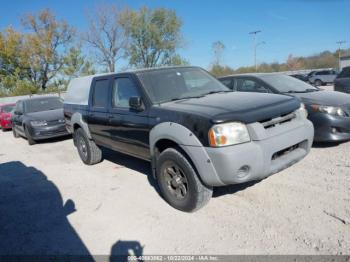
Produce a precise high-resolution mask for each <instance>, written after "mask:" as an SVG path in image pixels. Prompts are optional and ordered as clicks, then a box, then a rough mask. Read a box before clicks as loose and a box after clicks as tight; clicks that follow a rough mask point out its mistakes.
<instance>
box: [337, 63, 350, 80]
mask: <svg viewBox="0 0 350 262" xmlns="http://www.w3.org/2000/svg"><path fill="white" fill-rule="evenodd" d="M345 77H347V78H348V77H349V78H350V66H349V67H345V68H343V70H342V71H341V73H340V74H339V78H345Z"/></svg>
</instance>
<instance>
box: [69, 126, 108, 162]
mask: <svg viewBox="0 0 350 262" xmlns="http://www.w3.org/2000/svg"><path fill="white" fill-rule="evenodd" d="M74 140H75V143H76V147H77V149H78V153H79V156H80V158H81V160H82V161H83V162H84V163H85V164H86V165H94V164H97V163H99V162H101V161H102V150H101V149H100V148H99V147H98V146H97V145H96V144H95V142H94V141H92V140H90V139H89V138H88V137H87V135H86V134H85V132H84V130H83V129H81V128H78V129H77V130H75V131H74Z"/></svg>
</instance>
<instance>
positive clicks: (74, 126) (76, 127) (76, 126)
mask: <svg viewBox="0 0 350 262" xmlns="http://www.w3.org/2000/svg"><path fill="white" fill-rule="evenodd" d="M78 128H81V126H80V125H79V124H77V123H75V124H74V125H73V131H75V130H77V129H78Z"/></svg>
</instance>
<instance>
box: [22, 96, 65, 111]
mask: <svg viewBox="0 0 350 262" xmlns="http://www.w3.org/2000/svg"><path fill="white" fill-rule="evenodd" d="M60 108H63V103H62V101H61V99H60V98H58V97H50V98H42V99H31V100H28V101H26V112H27V113H34V112H40V111H49V110H55V109H60Z"/></svg>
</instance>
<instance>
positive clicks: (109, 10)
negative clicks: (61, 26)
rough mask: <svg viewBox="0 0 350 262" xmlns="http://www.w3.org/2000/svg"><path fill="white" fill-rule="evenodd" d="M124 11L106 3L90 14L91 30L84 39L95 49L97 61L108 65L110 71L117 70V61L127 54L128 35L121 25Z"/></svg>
mask: <svg viewBox="0 0 350 262" xmlns="http://www.w3.org/2000/svg"><path fill="white" fill-rule="evenodd" d="M124 11H125V9H119V8H118V7H117V6H116V5H104V6H99V7H98V8H97V10H96V12H94V13H90V14H88V21H89V31H88V32H86V33H85V34H84V36H83V40H85V41H86V42H87V43H88V44H89V45H90V46H92V47H93V48H94V49H95V51H96V58H97V62H98V63H101V64H103V65H104V66H106V69H107V70H108V71H109V72H114V71H115V64H116V62H117V61H118V60H119V59H121V58H123V57H124V55H125V48H126V46H127V37H126V35H125V32H124V29H123V26H121V16H122V13H123V12H124Z"/></svg>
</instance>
